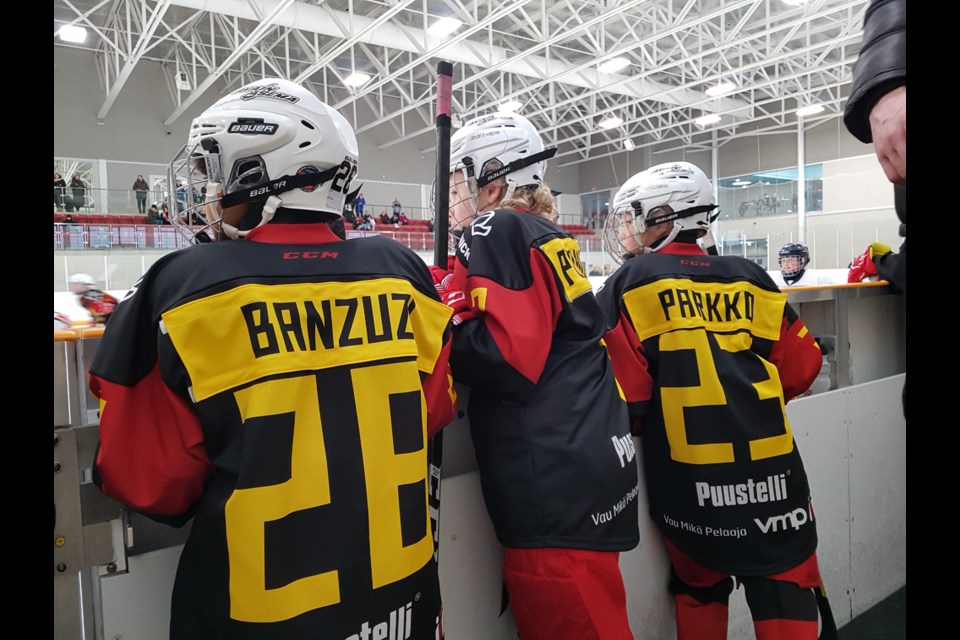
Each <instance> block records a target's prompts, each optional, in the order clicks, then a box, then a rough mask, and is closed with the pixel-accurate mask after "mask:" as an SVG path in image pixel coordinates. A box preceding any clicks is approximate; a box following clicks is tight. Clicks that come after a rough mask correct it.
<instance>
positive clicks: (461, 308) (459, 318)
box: [430, 267, 477, 327]
mask: <svg viewBox="0 0 960 640" xmlns="http://www.w3.org/2000/svg"><path fill="white" fill-rule="evenodd" d="M434 270H436V271H439V272H443V269H440V268H439V267H430V271H431V272H434ZM434 277H435V278H436V275H435V276H434ZM452 285H453V274H452V273H447V274H446V275H445V276H443V278H442V279H441V280H440V282H435V283H434V286H435V287H436V288H437V293H438V294H440V299H441V300H442V301H443V304H445V305H447V306H448V307H450V308H451V309H453V317H452V318H450V323H451V324H453V326H455V327H456V326H457V325H459V324H461V323H463V322H465V321H467V320H470V319H471V318H476V317H477V314H476V313H474V311H473V310H472V309H470V303H469V302H468V301H467V296H466V294H464V292H463V291H461V290H460V289H456V288H453V286H452Z"/></svg>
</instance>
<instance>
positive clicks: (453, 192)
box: [430, 167, 480, 255]
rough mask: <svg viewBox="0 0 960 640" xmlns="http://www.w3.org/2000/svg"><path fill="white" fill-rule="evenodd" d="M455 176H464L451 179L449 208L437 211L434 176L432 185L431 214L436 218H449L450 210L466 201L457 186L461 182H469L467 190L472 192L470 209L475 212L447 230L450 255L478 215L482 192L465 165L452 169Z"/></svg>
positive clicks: (448, 199) (448, 196) (455, 250)
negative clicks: (442, 216) (443, 216)
mask: <svg viewBox="0 0 960 640" xmlns="http://www.w3.org/2000/svg"><path fill="white" fill-rule="evenodd" d="M451 173H452V174H454V176H455V177H456V176H461V175H462V176H463V179H462V180H451V181H450V188H449V193H448V194H447V210H446V211H443V212H440V211H437V180H436V178H434V180H433V184H431V185H430V214H431V215H432V216H433V219H434V220H438V219H439V218H438V215H446V216H447V217H448V218H449V216H450V212H451V211H453V208H454V207H455V206H457V205H459V204H461V203H463V202H466V200H467V199H466V198H463V197H462V196H460V193H459V190H457V189H456V188H455V187H456V186H457V185H459V184H464V183H466V184H467V190H468V191H469V192H470V195H469V199H470V210H471V211H473V214H472V215H471V216H469V217H468V218H465V219H464V220H459V221H457V224H456V225H455V226H449V227H448V232H447V252H448V253H449V254H450V255H453V254H455V253H456V252H457V243H458V242H459V241H460V236H462V235H463V230H464V229H465V228H466V227H468V226H470V223H471V222H473V219H474V218H476V217H477V208H478V206H479V203H478V197H479V194H480V190H479V188H477V181H476V179H475V178H471V177H469V175H468V172H467V170H466V168H465V167H461V168H459V169H454V170H453V171H451Z"/></svg>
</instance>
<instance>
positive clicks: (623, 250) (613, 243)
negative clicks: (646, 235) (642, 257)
mask: <svg viewBox="0 0 960 640" xmlns="http://www.w3.org/2000/svg"><path fill="white" fill-rule="evenodd" d="M628 212H632V213H633V217H632V219H631V220H630V222H625V221H624V219H623V215H624V214H625V213H628ZM638 223H640V224H638ZM642 223H643V215H642V214H640V213H639V212H637V211H636V210H635V209H633V207H631V206H630V205H627V206H626V207H622V208H620V209H615V210H613V211H611V212H610V213H608V214H607V218H606V220H604V222H603V246H604V248H605V249H606V251H607V255H609V256H610V257H611V258H613V261H614V262H616V263H617V264H623V263H624V262H626V260H627V259H628V258H632V257H633V256H634V255H637V254H639V253H642V252H643V245H642V244H641V243H640V234H641V233H643V231H644V230H645V228H646V227H645V225H644V224H642ZM625 236H626V237H632V238H633V240H634V242H636V245H637V248H636V249H635V250H634V251H629V250H628V249H627V246H626V245H625V244H624V243H623V237H625Z"/></svg>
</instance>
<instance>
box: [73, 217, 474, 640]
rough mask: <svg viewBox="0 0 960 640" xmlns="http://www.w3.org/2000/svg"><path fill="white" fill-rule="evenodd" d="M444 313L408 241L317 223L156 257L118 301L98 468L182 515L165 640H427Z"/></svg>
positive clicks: (132, 493) (147, 501)
mask: <svg viewBox="0 0 960 640" xmlns="http://www.w3.org/2000/svg"><path fill="white" fill-rule="evenodd" d="M450 315H451V312H450V310H449V308H447V307H446V306H445V305H444V304H442V303H441V302H440V300H439V296H438V295H437V293H436V290H435V288H434V286H433V281H432V278H431V276H430V273H429V271H428V269H427V266H426V264H425V263H424V262H423V260H421V259H420V258H419V257H418V256H417V255H416V254H415V253H413V252H412V251H410V250H408V249H406V248H405V247H403V246H402V245H400V244H398V243H396V242H394V241H392V240H387V239H385V238H381V237H371V238H363V239H356V240H348V241H342V242H341V241H340V240H339V239H338V238H336V237H335V236H334V235H333V234H332V233H331V232H330V231H329V230H328V229H327V227H326V226H325V225H321V224H308V225H284V224H269V225H266V226H263V227H260V228H257V229H255V230H253V231H252V232H250V234H249V235H248V236H247V238H246V239H244V240H239V241H232V242H223V243H215V244H205V245H198V246H194V247H189V248H187V249H184V250H182V251H177V252H175V253H172V254H168V255H166V256H164V257H163V258H161V259H160V260H158V261H157V262H156V263H155V264H154V265H153V266H152V267H151V268H150V270H149V271H148V272H147V273H146V274H145V275H144V276H143V278H142V279H141V280H140V281H139V282H138V283H137V284H136V286H135V287H134V288H133V289H132V290H131V291H130V293H129V294H128V295H127V297H126V298H125V299H124V300H123V301H121V303H120V304H119V305H118V306H117V308H116V311H115V313H114V314H113V317H112V319H111V321H110V323H109V324H108V325H107V328H106V330H105V331H104V334H103V338H102V342H101V344H100V348H99V350H98V352H97V356H96V358H95V360H94V362H93V365H92V367H91V371H90V388H91V390H92V392H93V393H94V394H95V395H96V396H97V397H99V399H100V447H99V450H98V453H97V457H96V466H95V473H96V477H95V479H96V481H97V483H98V484H99V486H100V487H101V488H102V490H103V491H104V493H105V494H107V495H109V496H111V497H113V498H115V499H117V500H119V501H121V502H123V503H124V504H127V505H129V506H131V507H133V508H134V509H137V510H139V511H142V512H144V513H146V514H147V515H150V516H152V517H154V518H156V519H159V520H164V519H166V520H167V521H169V522H173V523H182V522H185V521H186V520H187V519H188V518H189V517H191V516H192V517H193V525H192V529H191V532H190V536H189V539H188V540H187V542H186V545H185V547H184V550H183V553H182V556H181V559H180V566H179V569H178V572H177V578H176V583H175V585H174V594H173V607H172V611H171V635H170V637H171V638H172V639H173V640H178V639H182V638H187V639H192V638H197V639H205V640H209V639H210V638H230V639H231V640H234V639H244V638H251V639H252V638H257V639H261V638H269V639H270V640H286V639H290V640H293V639H297V640H299V639H302V638H330V639H332V640H346V639H348V638H360V637H368V636H369V637H381V638H396V639H397V640H400V639H404V640H405V639H407V638H415V639H421V640H428V639H429V640H433V639H434V638H435V635H436V630H437V627H438V617H439V615H440V595H439V585H438V579H437V568H436V563H435V560H434V555H433V552H434V548H433V537H432V532H431V525H430V517H429V513H428V507H427V498H428V489H429V480H428V477H427V475H428V471H427V470H428V464H427V446H426V445H427V439H428V437H429V436H430V435H432V434H433V433H435V432H436V431H438V430H439V429H440V428H442V427H443V426H445V425H446V424H447V423H449V422H450V420H451V419H452V417H453V411H454V409H455V405H456V395H455V393H454V391H453V387H452V378H451V377H450V375H449V366H448V358H449V337H450V334H449V329H448V328H447V327H448V321H449V319H450Z"/></svg>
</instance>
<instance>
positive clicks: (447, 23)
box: [427, 18, 463, 38]
mask: <svg viewBox="0 0 960 640" xmlns="http://www.w3.org/2000/svg"><path fill="white" fill-rule="evenodd" d="M461 26H463V22H461V21H460V20H457V19H456V18H440V19H439V20H437V21H436V22H434V23H433V24H432V25H430V26H429V27H427V31H428V32H429V33H430V35H434V36H437V37H438V38H442V37H444V36H448V35H450V34H451V33H453V32H454V31H456V30H457V29H459V28H460V27H461Z"/></svg>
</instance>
